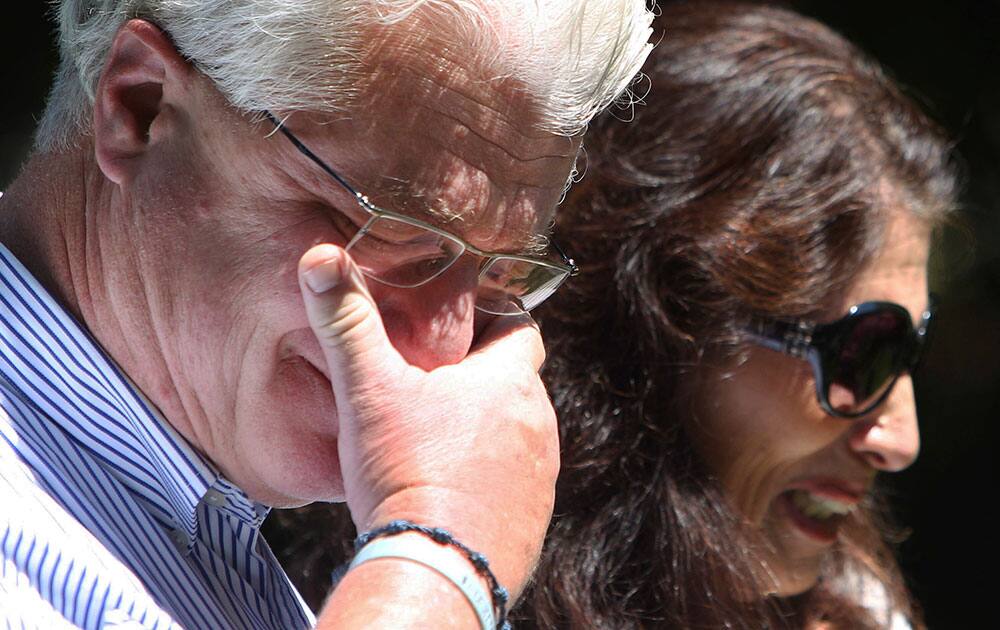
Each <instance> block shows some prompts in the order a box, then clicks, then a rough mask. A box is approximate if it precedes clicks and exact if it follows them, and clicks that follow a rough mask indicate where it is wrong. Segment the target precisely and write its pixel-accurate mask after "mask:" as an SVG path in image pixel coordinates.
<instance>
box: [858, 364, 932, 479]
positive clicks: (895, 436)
mask: <svg viewBox="0 0 1000 630" xmlns="http://www.w3.org/2000/svg"><path fill="white" fill-rule="evenodd" d="M849 443H850V447H851V449H852V450H853V451H854V452H855V453H856V454H857V455H858V456H859V457H862V458H863V459H864V460H865V462H866V463H868V465H870V466H871V467H872V468H875V469H876V470H881V471H885V472H898V471H900V470H903V469H905V468H906V467H908V466H909V465H910V464H912V463H913V461H914V460H915V459H916V458H917V454H918V453H919V452H920V429H919V428H918V426H917V408H916V403H915V401H914V397H913V379H911V378H910V376H909V375H908V374H904V375H902V376H900V377H899V379H898V380H897V381H896V385H895V387H893V390H892V393H891V394H889V397H888V398H887V399H886V400H885V402H884V403H882V404H881V405H879V406H878V407H877V408H876V409H875V410H874V411H873V412H872V413H871V415H870V416H869V417H868V418H864V419H861V420H858V421H856V423H855V426H853V427H851V434H850V437H849Z"/></svg>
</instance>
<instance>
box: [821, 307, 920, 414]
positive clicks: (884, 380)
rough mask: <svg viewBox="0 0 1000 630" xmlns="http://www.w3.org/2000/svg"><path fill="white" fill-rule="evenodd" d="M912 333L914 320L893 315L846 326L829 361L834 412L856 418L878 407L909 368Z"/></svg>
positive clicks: (878, 315) (830, 351)
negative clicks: (912, 321)
mask: <svg viewBox="0 0 1000 630" xmlns="http://www.w3.org/2000/svg"><path fill="white" fill-rule="evenodd" d="M912 331H913V327H912V324H911V323H910V319H909V316H908V315H906V314H905V313H904V312H901V311H896V310H893V309H885V310H878V311H873V312H871V313H866V314H864V315H859V316H856V317H853V318H851V319H849V320H847V321H845V322H844V323H843V325H842V327H841V329H840V330H839V331H837V334H836V336H835V337H834V338H833V339H831V341H832V343H830V344H829V346H827V347H828V352H826V353H824V354H825V356H824V357H823V372H824V381H825V382H824V385H825V387H826V392H825V393H826V397H827V402H828V403H829V405H830V407H831V408H832V409H833V410H835V411H837V412H839V413H843V414H847V415H850V414H859V413H863V412H865V411H868V410H869V409H871V407H872V406H874V405H875V404H877V403H878V402H879V401H880V400H881V399H882V397H883V396H884V395H885V393H886V392H887V391H888V390H889V388H891V387H892V385H893V383H895V381H896V378H897V377H898V376H899V374H900V373H901V372H902V371H904V370H905V369H906V368H907V366H908V361H909V354H910V352H911V350H912V343H911V336H912Z"/></svg>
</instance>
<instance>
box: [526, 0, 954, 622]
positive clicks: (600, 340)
mask: <svg viewBox="0 0 1000 630" xmlns="http://www.w3.org/2000/svg"><path fill="white" fill-rule="evenodd" d="M660 24H661V26H662V27H663V28H664V30H665V34H664V37H663V40H662V42H661V43H660V44H659V45H658V46H657V48H656V49H655V50H654V52H653V54H652V56H651V58H650V60H649V62H648V63H647V66H646V68H645V72H646V74H647V75H648V76H649V79H650V87H651V91H650V94H649V97H648V99H647V101H648V102H647V103H646V104H644V105H640V106H638V107H636V108H635V114H634V120H630V121H626V122H622V121H621V120H617V119H616V118H620V117H621V113H620V112H619V114H618V115H617V116H615V115H613V114H611V115H605V116H604V117H602V118H601V119H599V120H598V121H596V122H595V123H594V124H593V125H592V127H591V129H590V132H589V135H588V141H587V150H588V158H589V165H588V171H587V174H586V176H585V178H584V179H583V181H582V183H581V184H580V185H578V186H577V187H576V188H574V189H573V190H572V191H571V193H570V194H569V197H568V198H567V200H566V202H565V204H564V206H563V208H562V209H561V210H560V213H559V218H558V225H557V233H558V235H559V238H560V240H561V241H564V242H565V243H566V244H567V245H568V246H569V247H570V248H571V249H572V251H573V253H574V254H575V255H576V256H577V257H578V259H579V261H580V262H581V267H582V270H583V273H582V275H581V277H580V278H578V279H576V280H575V281H573V282H572V283H571V284H570V285H569V286H567V287H566V288H564V289H563V290H562V291H561V292H560V293H559V294H558V295H557V296H555V297H554V298H553V299H552V300H551V301H550V303H548V304H546V305H545V306H544V307H542V308H541V309H540V310H541V313H540V322H541V325H542V331H543V333H544V336H545V337H546V342H547V347H548V351H549V360H548V362H547V364H546V367H545V370H544V376H545V378H546V379H547V381H548V383H549V385H550V388H551V392H552V395H553V397H554V401H555V405H556V408H557V411H558V414H559V418H560V428H561V438H562V445H563V469H562V473H561V476H560V478H559V486H558V491H557V503H556V513H555V518H554V520H553V524H552V526H551V530H550V538H549V540H548V542H547V544H546V547H545V550H544V552H543V558H542V560H541V563H540V566H539V569H538V573H537V576H536V580H535V583H534V585H533V587H532V588H531V590H530V591H529V593H528V594H527V595H526V596H525V599H524V600H523V606H522V608H521V609H520V611H519V617H520V620H521V624H522V626H528V627H531V626H534V627H541V628H557V627H571V628H606V629H609V630H612V629H613V630H623V629H628V628H660V627H663V628H752V629H760V628H781V627H809V626H811V625H813V624H814V623H816V622H819V621H824V622H827V623H829V624H831V625H832V626H833V627H843V628H848V627H849V628H865V627H883V626H884V625H885V623H886V622H885V620H884V619H880V618H878V616H877V615H876V614H875V613H873V612H872V611H871V610H869V609H868V608H865V606H864V605H863V602H862V600H861V599H860V597H859V593H860V591H863V590H864V585H866V584H867V585H868V586H871V584H872V583H873V582H874V583H875V584H881V586H880V587H879V588H880V589H882V590H884V598H883V599H884V600H885V604H886V606H885V607H886V609H888V610H892V611H895V612H897V613H899V614H902V615H904V616H905V617H907V618H908V620H909V621H910V623H911V624H912V625H913V626H914V627H917V628H919V627H922V623H921V620H920V615H919V612H918V611H917V610H916V609H915V606H914V605H913V604H912V602H911V601H910V598H909V596H908V595H907V592H906V589H905V586H904V583H903V580H902V578H901V576H900V574H899V570H898V566H897V563H896V561H895V559H894V557H893V554H892V552H891V548H890V545H889V544H887V542H888V541H887V538H889V537H890V529H889V528H888V527H887V526H886V525H885V524H884V523H883V521H882V519H881V518H880V517H879V516H878V515H879V514H880V513H881V511H880V510H879V509H878V508H877V506H876V505H875V501H874V499H872V500H870V501H869V503H868V504H867V505H866V506H865V508H864V509H861V510H858V511H856V512H855V515H854V516H853V517H852V520H850V521H849V522H848V523H846V524H845V527H844V528H842V530H841V540H840V542H839V543H838V544H837V546H836V548H835V550H834V551H833V552H832V553H831V555H830V558H829V561H828V562H825V566H824V568H823V573H822V576H821V578H820V581H819V583H818V585H817V586H816V587H814V588H813V589H811V590H810V591H809V592H807V593H805V594H803V595H800V596H797V597H794V598H788V599H785V600H781V599H778V598H768V597H764V596H760V595H757V594H758V593H762V592H764V590H762V588H763V587H762V585H761V584H759V583H758V578H757V577H756V576H759V575H760V574H761V561H760V559H759V557H758V554H757V553H755V551H754V549H755V548H759V547H757V546H756V545H757V541H755V540H754V536H753V532H752V531H749V530H748V528H746V527H745V526H744V524H743V523H742V521H741V519H740V517H739V515H737V514H735V513H734V512H733V511H732V510H731V509H730V508H729V507H728V504H727V501H726V499H725V497H724V496H723V492H722V488H721V486H720V484H719V483H718V481H717V480H716V479H714V478H713V476H712V474H711V473H710V471H709V470H707V469H706V467H705V465H704V464H703V462H702V461H701V460H700V459H699V458H698V457H697V455H696V454H695V450H694V448H693V447H692V443H691V440H690V438H689V435H688V434H687V432H686V431H685V425H686V424H687V423H688V421H689V420H691V418H692V414H693V413H694V412H693V405H692V398H693V396H694V395H695V393H696V391H697V387H698V380H699V379H698V377H699V373H700V372H699V366H704V365H705V364H706V362H709V361H726V360H739V357H740V356H741V352H742V349H743V346H742V344H741V337H742V335H741V332H740V331H741V330H743V329H744V327H745V325H746V323H747V322H748V320H749V319H750V317H751V316H754V315H757V316H772V317H782V318H788V317H815V316H816V315H818V314H819V313H820V312H822V311H823V310H824V309H825V308H827V307H829V306H830V305H831V304H832V303H836V300H837V299H839V298H840V297H842V295H843V292H844V291H845V290H847V289H848V288H849V287H850V286H851V284H852V282H853V280H854V279H855V278H856V277H857V276H858V274H859V272H860V271H861V270H862V269H864V268H865V266H866V264H868V263H869V262H870V261H871V260H872V257H873V254H875V253H876V252H877V251H878V250H879V249H880V247H881V245H882V243H883V234H884V231H885V226H886V224H887V215H888V214H889V209H888V208H886V207H885V206H886V205H887V204H886V200H885V194H884V193H885V188H886V186H888V187H889V188H890V189H891V190H892V192H893V199H895V200H899V201H900V203H901V204H902V205H904V206H905V207H906V211H912V212H913V213H914V215H915V216H918V217H921V218H922V219H923V220H926V221H928V222H929V223H933V222H934V221H935V220H937V219H938V218H940V217H942V216H943V215H944V214H945V213H946V212H947V211H948V210H949V209H950V208H951V207H952V206H953V205H954V197H955V177H954V174H953V168H952V166H951V159H950V157H949V152H950V151H949V149H950V147H949V145H948V144H947V142H946V141H945V140H944V139H943V136H942V134H941V133H940V132H939V130H938V129H937V128H936V127H935V126H934V125H933V124H932V123H931V122H930V121H929V120H928V119H927V118H926V117H925V116H924V115H923V114H922V113H921V112H920V110H919V109H918V108H917V107H916V106H915V105H914V103H913V102H912V101H911V100H910V99H908V98H907V97H906V96H904V94H903V93H902V92H901V91H900V89H899V88H897V87H896V86H895V85H894V84H893V82H892V81H891V80H889V79H888V78H887V77H886V75H885V74H884V73H883V71H882V70H881V69H880V68H879V66H878V65H877V64H876V63H874V62H873V61H871V60H869V59H868V58H866V56H865V55H863V54H862V53H861V52H860V51H859V50H858V49H857V48H855V47H854V46H853V45H851V44H850V43H849V42H847V41H845V40H844V39H843V38H842V37H840V36H839V35H837V34H836V33H834V32H832V31H831V30H829V29H828V28H826V27H824V26H823V25H821V24H819V23H817V22H815V21H813V20H810V19H806V18H804V17H802V16H799V15H797V14H795V13H792V12H790V11H788V10H784V9H781V8H776V7H771V6H762V5H752V4H744V3H735V2H717V1H708V0H697V1H693V2H683V3H671V4H667V5H666V6H664V7H663V12H662V17H661V21H660ZM896 211H898V210H896ZM851 580H855V582H854V585H855V587H854V588H853V589H852V588H851V587H849V586H848V587H845V584H849V583H850V581H851ZM858 580H860V581H858Z"/></svg>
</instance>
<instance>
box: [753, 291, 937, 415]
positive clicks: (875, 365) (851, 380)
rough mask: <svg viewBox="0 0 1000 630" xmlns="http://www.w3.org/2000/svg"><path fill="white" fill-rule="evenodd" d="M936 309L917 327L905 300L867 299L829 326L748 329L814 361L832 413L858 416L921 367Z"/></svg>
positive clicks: (823, 400) (757, 325)
mask: <svg viewBox="0 0 1000 630" xmlns="http://www.w3.org/2000/svg"><path fill="white" fill-rule="evenodd" d="M932 312H933V305H930V306H928V308H927V310H926V311H925V312H924V313H923V316H922V317H921V322H920V325H919V326H917V327H916V328H914V326H913V322H912V321H911V319H910V313H909V312H908V311H907V310H906V309H905V308H903V307H902V306H900V305H899V304H894V303H892V302H865V303H863V304H858V305H856V306H852V307H851V309H850V311H848V313H847V315H846V316H844V317H843V318H841V319H839V320H837V321H835V322H831V323H828V324H817V323H814V322H810V321H807V320H795V321H781V320H756V321H755V322H753V324H752V325H751V327H750V329H749V330H748V331H747V332H748V335H749V338H750V340H751V341H753V342H754V343H757V344H758V345H761V346H763V347H765V348H770V349H771V350H777V351H778V352H783V353H785V354H788V355H791V356H793V357H798V358H800V359H804V360H806V361H808V362H809V364H810V365H811V366H812V370H813V377H814V380H815V382H816V397H817V399H818V400H819V404H820V406H821V407H822V408H823V410H824V411H826V413H828V414H830V415H832V416H836V417H838V418H858V417H860V416H863V415H865V414H867V413H868V412H869V411H871V410H872V409H874V408H875V407H877V406H879V405H880V404H882V402H883V401H884V400H885V399H886V398H887V397H888V396H889V392H891V391H892V387H893V385H895V384H896V380H897V379H898V378H899V376H900V375H901V374H903V373H904V372H911V373H912V371H913V370H914V368H915V367H916V366H917V364H918V363H919V360H920V356H921V353H922V350H923V347H924V345H925V340H926V338H927V329H928V326H929V325H930V322H931V317H932Z"/></svg>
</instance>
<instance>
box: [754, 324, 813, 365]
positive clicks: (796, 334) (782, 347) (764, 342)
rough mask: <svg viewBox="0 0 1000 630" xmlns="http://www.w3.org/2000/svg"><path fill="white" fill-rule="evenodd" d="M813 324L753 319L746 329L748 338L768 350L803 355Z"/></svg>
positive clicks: (810, 341) (805, 352) (806, 348)
mask: <svg viewBox="0 0 1000 630" xmlns="http://www.w3.org/2000/svg"><path fill="white" fill-rule="evenodd" d="M814 329H815V326H814V325H813V324H812V323H810V322H807V321H804V320H799V321H795V322H783V321H773V320H771V321H768V320H755V321H754V322H753V323H752V324H751V325H750V326H749V327H748V328H747V329H746V334H747V335H748V336H749V337H750V339H751V340H752V341H753V342H754V343H756V344H758V345H760V346H763V347H765V348H768V349H769V350H774V351H776V352H781V353H784V354H790V355H792V356H798V357H805V356H806V354H807V352H808V350H809V347H810V345H811V343H812V335H813V331H814Z"/></svg>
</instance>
